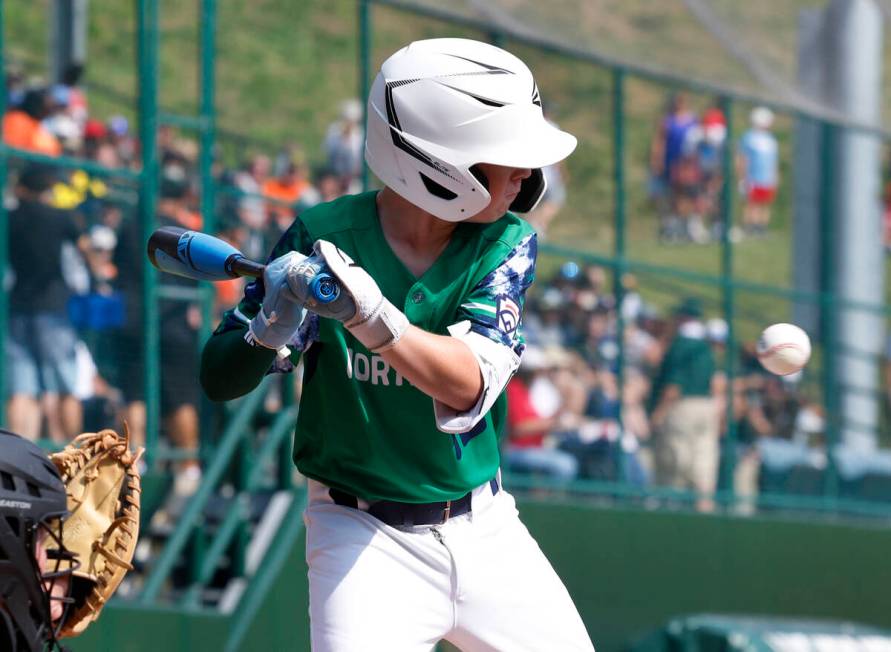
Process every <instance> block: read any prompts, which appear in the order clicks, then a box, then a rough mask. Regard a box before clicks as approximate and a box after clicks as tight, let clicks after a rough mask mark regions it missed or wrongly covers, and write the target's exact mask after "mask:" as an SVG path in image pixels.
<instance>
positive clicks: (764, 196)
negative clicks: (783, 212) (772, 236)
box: [737, 106, 779, 237]
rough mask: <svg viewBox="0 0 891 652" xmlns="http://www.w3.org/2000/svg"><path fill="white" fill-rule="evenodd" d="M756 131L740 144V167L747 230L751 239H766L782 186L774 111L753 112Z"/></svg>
mask: <svg viewBox="0 0 891 652" xmlns="http://www.w3.org/2000/svg"><path fill="white" fill-rule="evenodd" d="M750 121H751V124H752V128H751V129H749V130H748V131H747V132H746V133H744V134H743V136H742V138H741V139H740V142H739V155H738V160H737V166H738V168H739V177H740V180H741V188H742V191H743V193H744V198H745V206H744V208H743V216H742V221H743V229H744V230H745V232H746V234H747V235H753V236H756V237H761V236H764V235H766V233H767V226H768V224H769V223H770V208H771V205H772V204H773V201H774V199H775V198H776V193H777V186H778V184H779V146H778V145H777V139H776V137H775V136H774V135H773V134H772V133H771V132H770V128H771V126H772V125H773V111H771V110H770V109H768V108H767V107H764V106H759V107H757V108H755V109H753V110H752V114H751V116H750Z"/></svg>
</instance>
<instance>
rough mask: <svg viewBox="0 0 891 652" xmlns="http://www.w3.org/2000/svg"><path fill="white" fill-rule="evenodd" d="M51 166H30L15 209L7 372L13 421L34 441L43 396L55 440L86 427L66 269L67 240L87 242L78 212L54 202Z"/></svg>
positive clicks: (82, 244)
mask: <svg viewBox="0 0 891 652" xmlns="http://www.w3.org/2000/svg"><path fill="white" fill-rule="evenodd" d="M53 180H54V179H53V172H52V170H50V169H48V168H46V167H44V166H38V165H32V166H29V167H28V168H26V169H25V170H24V172H23V173H22V175H21V178H20V179H19V184H18V187H17V189H16V194H17V196H18V202H19V205H18V207H17V208H16V209H15V210H13V211H12V212H11V213H10V214H9V241H10V243H11V244H12V246H11V247H10V249H9V264H10V268H11V271H12V273H13V275H14V276H15V284H14V285H13V287H12V291H11V292H10V296H9V302H10V313H11V315H10V323H9V341H8V342H7V350H6V356H7V370H8V371H7V373H8V374H9V376H8V381H7V382H8V384H9V389H10V394H11V396H10V398H9V405H8V414H9V426H10V428H12V429H13V430H15V431H16V432H19V433H21V434H22V435H23V436H25V437H27V438H29V439H31V440H34V439H36V438H37V437H39V436H40V433H41V401H42V402H43V408H44V411H45V416H46V425H47V431H48V434H49V436H50V438H51V439H53V441H55V442H57V443H62V442H64V441H65V440H66V439H69V438H71V437H74V436H75V435H77V434H78V433H79V432H80V428H81V411H80V403H79V402H78V401H77V399H76V398H74V396H73V395H74V389H75V384H76V382H77V350H76V347H77V343H78V338H77V335H76V333H75V332H74V329H73V328H72V326H71V324H70V322H69V321H68V316H67V314H66V306H67V302H68V299H69V297H70V295H71V291H70V290H69V288H68V285H67V284H66V282H65V278H64V276H63V272H62V249H63V246H64V245H65V244H66V243H70V244H73V245H76V246H77V247H78V248H80V249H86V247H87V246H88V245H87V238H86V236H85V235H84V234H83V230H82V225H81V224H79V223H78V216H77V214H75V213H74V212H72V211H66V210H60V209H57V208H54V207H53V206H51V204H50V189H51V187H52V183H53Z"/></svg>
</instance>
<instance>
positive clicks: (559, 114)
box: [5, 0, 791, 335]
mask: <svg viewBox="0 0 891 652" xmlns="http://www.w3.org/2000/svg"><path fill="white" fill-rule="evenodd" d="M159 4H160V11H161V30H162V33H161V47H160V52H161V57H160V69H159V73H160V100H161V104H162V106H163V107H164V108H165V110H168V111H171V112H175V113H182V114H187V115H192V114H194V113H195V112H196V111H197V103H198V64H199V62H198V45H197V39H198V24H199V15H198V5H199V3H198V2H196V1H194V0H193V1H191V2H180V1H175V0H160V3H159ZM217 4H218V11H219V16H218V27H217V32H216V38H217V65H216V71H217V81H216V85H217V92H216V98H217V110H218V125H219V128H220V130H221V131H223V132H229V133H234V134H241V135H243V136H246V137H248V139H247V140H244V141H237V142H234V144H233V141H231V140H230V141H229V143H230V144H228V145H227V146H226V148H225V150H224V151H225V153H226V155H227V158H229V159H230V160H243V159H244V158H245V157H246V156H247V155H248V154H249V153H250V150H251V149H255V148H261V149H268V150H269V151H270V152H271V151H274V149H275V148H276V147H277V146H279V145H281V144H283V143H285V142H296V143H299V144H301V145H302V146H303V148H304V149H305V151H306V153H307V155H308V156H309V157H310V159H318V158H319V157H320V143H321V138H322V135H323V134H324V130H325V127H326V126H327V124H328V123H329V122H330V121H331V120H333V119H334V118H335V117H336V115H337V111H338V104H339V102H340V101H341V100H343V99H345V98H348V97H352V96H355V95H356V94H357V87H358V81H357V70H358V66H357V62H358V56H359V53H358V34H357V27H356V25H357V8H356V3H355V2H354V1H353V0H326V1H325V2H320V1H310V0H302V1H299V2H298V1H295V0H225V1H224V2H218V3H217ZM609 4H610V7H611V9H610V12H617V11H621V7H622V6H623V5H622V3H617V2H611V3H609ZM632 4H634V5H635V6H636V5H638V4H640V0H635V1H634V2H633V3H632ZM49 5H50V3H49V2H48V0H40V1H34V2H29V3H7V4H6V7H5V12H6V15H5V26H6V34H5V36H6V45H7V54H8V55H9V54H12V55H14V56H16V57H18V58H20V59H21V60H23V61H25V62H26V63H28V64H29V66H30V67H31V68H32V70H33V71H34V72H41V68H42V67H43V62H44V61H46V47H47V39H48V36H47V28H46V24H47V16H48V11H49ZM134 5H135V3H134V2H120V1H119V0H91V2H90V3H89V12H90V22H89V37H88V39H89V61H88V66H87V73H86V85H87V87H88V89H89V90H90V95H89V97H90V103H91V110H92V112H93V113H94V114H95V115H97V116H99V117H107V116H109V115H112V114H115V113H123V114H124V115H128V116H130V117H131V118H132V117H134V116H135V113H134V109H135V98H136V92H137V87H136V83H137V76H138V72H137V67H136V34H135V17H134V11H135V8H134ZM542 6H544V5H542ZM659 6H660V9H659V11H657V12H656V13H657V14H658V15H657V16H655V18H653V20H652V21H651V24H650V25H649V27H648V25H647V24H646V23H641V22H640V21H638V22H632V23H630V24H632V25H633V27H634V29H635V30H636V32H634V34H636V35H637V38H640V36H641V34H643V33H644V32H646V30H647V29H659V30H661V31H662V32H666V30H667V31H668V32H670V33H672V34H674V35H675V36H674V37H673V38H674V39H675V40H673V41H672V43H674V46H673V47H675V48H680V47H682V46H683V43H684V42H686V40H689V39H692V38H694V36H696V32H695V31H694V30H695V28H694V27H692V26H691V25H690V24H689V22H690V19H689V16H686V13H685V10H684V8H683V6H682V3H675V2H671V3H660V5H659ZM373 14H374V25H375V32H374V36H373V45H374V56H373V60H372V63H371V66H372V69H374V68H375V67H376V66H377V65H378V64H379V63H380V61H381V60H382V59H383V58H384V57H385V56H386V55H387V54H389V53H390V52H392V51H393V50H395V49H396V48H397V47H399V46H400V45H402V44H404V43H405V42H408V41H410V40H412V39H416V38H426V37H433V36H469V37H475V38H481V39H484V38H486V35H485V34H482V33H473V32H471V31H468V30H466V29H463V28H459V27H455V26H450V25H447V24H443V23H438V22H436V21H433V20H429V19H423V18H419V17H416V16H413V15H410V14H406V13H402V12H398V11H396V10H393V9H387V8H380V7H378V8H375V9H374V12H373ZM671 26H674V27H673V28H672V29H668V28H669V27H671ZM616 29H618V27H616ZM613 31H615V30H613ZM610 33H611V32H610ZM678 39H679V40H678ZM699 40H700V41H701V42H700V45H699V47H700V48H702V52H701V53H700V58H701V59H702V60H703V61H705V62H709V61H711V63H710V64H709V65H710V66H712V67H714V66H717V65H718V64H717V63H715V62H717V61H719V60H721V57H724V58H727V59H728V61H729V58H728V57H726V55H724V54H723V53H722V50H721V48H720V47H719V46H718V45H717V44H716V43H714V42H712V41H711V40H710V39H708V38H704V39H699ZM508 46H509V47H511V49H513V50H515V51H516V52H517V53H518V54H519V55H520V56H521V57H523V58H524V59H526V60H527V61H528V62H529V64H530V66H531V67H532V69H533V71H535V72H536V74H537V78H538V82H539V86H540V88H541V92H542V97H543V98H544V100H545V103H546V105H549V106H550V107H551V116H552V117H553V118H554V119H555V120H556V121H557V122H558V123H559V124H560V125H561V126H562V127H564V128H565V129H568V130H569V131H572V132H573V133H575V134H577V135H578V136H579V141H580V145H579V148H578V150H577V152H576V154H574V155H573V157H572V158H571V159H570V160H569V161H568V162H567V170H568V173H569V175H570V178H571V182H570V194H569V199H568V203H567V206H566V207H565V209H564V210H563V212H562V213H561V214H560V216H559V217H558V218H557V221H556V222H555V224H554V226H553V227H552V232H551V234H550V239H551V241H553V242H554V243H556V244H560V245H566V246H569V247H572V248H573V249H576V250H579V251H582V252H585V251H587V252H597V253H601V254H609V253H610V252H611V251H612V247H613V240H614V236H613V228H612V219H613V218H612V216H613V204H614V202H613V164H612V151H611V143H612V131H611V120H612V108H611V101H612V92H611V89H612V86H611V76H610V72H609V71H608V70H605V69H602V68H597V67H594V66H591V65H587V64H581V63H578V62H574V61H570V60H568V59H566V58H563V57H559V56H556V55H549V54H543V53H541V52H537V51H533V50H530V49H528V48H523V47H515V46H514V45H512V44H510V43H509V42H508ZM671 49H672V48H668V51H671ZM728 66H729V68H732V67H733V64H732V63H728ZM728 75H730V77H729V79H736V78H737V77H738V75H739V70H737V69H734V71H733V73H732V75H731V73H728ZM665 92H666V89H665V88H663V87H660V86H657V85H655V84H653V83H650V82H644V81H640V80H633V79H629V83H628V88H627V96H626V97H627V99H626V110H627V115H626V120H627V132H626V145H627V151H626V156H625V161H626V168H625V170H626V180H627V184H628V201H627V207H628V229H629V232H628V250H629V254H630V255H631V256H632V257H633V258H635V259H637V260H643V261H646V262H649V263H654V264H662V265H672V266H676V267H679V268H682V269H686V270H690V271H695V272H703V273H709V274H717V273H718V272H719V271H720V249H719V246H718V245H676V246H664V245H661V244H659V243H658V242H657V240H656V223H655V216H654V211H653V209H652V208H651V207H650V206H649V205H648V203H647V201H646V196H645V195H646V193H645V186H646V179H647V171H646V162H647V160H648V151H649V143H650V138H651V136H652V132H653V128H654V125H655V122H656V119H657V117H658V115H659V111H660V109H661V106H662V103H663V102H664V97H665ZM694 99H695V101H696V102H697V104H698V105H700V106H704V105H705V104H706V103H707V102H708V101H709V100H710V99H711V98H708V97H704V96H700V97H695V98H694ZM749 108H750V107H745V106H742V107H739V109H738V110H737V111H735V115H734V122H735V125H736V128H737V129H740V128H741V127H744V125H745V122H746V116H747V115H748V110H749ZM790 128H791V122H790V121H789V119H788V118H782V117H781V119H780V120H779V124H778V129H777V131H778V133H779V135H780V138H781V140H782V147H783V157H784V168H785V169H784V170H783V178H784V181H785V183H784V185H783V188H782V190H781V193H780V198H779V205H778V210H777V211H776V216H775V217H776V219H775V222H774V230H773V232H772V234H771V236H770V237H769V238H768V239H766V240H761V241H746V242H742V243H740V244H739V245H738V246H737V247H736V250H735V261H736V264H735V270H736V273H737V274H739V275H740V276H741V277H743V278H745V279H747V280H750V281H753V282H759V283H770V284H778V285H784V286H788V285H789V283H790V280H789V274H790V257H791V238H790V234H789V224H790V222H791V219H790V201H789V195H790V179H791V176H790V174H789V172H790V171H789V170H788V160H789V157H790V155H791V149H790V148H791V142H790V137H789V134H790ZM737 133H739V132H737ZM224 142H225V141H224ZM244 143H247V145H245V144H244ZM556 264H557V262H556V261H549V260H547V259H545V260H543V264H542V269H543V271H544V275H545V276H546V275H547V273H548V271H549V270H550V269H553V267H554V266H555V265H556ZM640 280H641V286H642V288H643V292H644V294H645V296H647V297H648V298H649V299H650V300H651V301H653V302H655V303H656V304H657V305H662V306H665V305H667V304H669V303H670V302H673V301H674V300H675V298H676V296H677V294H678V293H679V292H683V291H685V290H686V289H687V288H688V287H689V286H688V285H686V284H683V283H679V282H677V281H673V280H672V279H670V278H666V277H664V276H663V275H659V276H653V277H649V278H648V277H646V276H642V277H641V279H640ZM704 293H705V295H706V296H707V297H711V298H712V299H714V302H713V304H712V307H713V308H715V310H717V306H718V302H717V298H718V292H717V289H716V288H706V289H705V290H704ZM741 308H742V310H741V312H740V317H743V318H745V316H746V315H749V316H751V319H750V320H747V322H751V324H753V325H752V326H745V325H744V328H745V330H746V334H747V335H753V334H754V332H755V330H754V329H755V325H757V324H759V323H764V322H765V321H766V320H780V319H787V318H788V317H789V312H788V309H787V306H786V305H785V304H784V302H778V301H777V300H775V299H770V298H764V297H757V296H746V297H745V298H744V300H743V302H742V303H741Z"/></svg>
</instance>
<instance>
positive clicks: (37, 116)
mask: <svg viewBox="0 0 891 652" xmlns="http://www.w3.org/2000/svg"><path fill="white" fill-rule="evenodd" d="M48 108H49V107H48V106H47V98H46V90H45V89H42V88H32V89H31V90H29V91H28V92H27V93H25V97H24V99H23V100H22V104H21V106H20V107H18V108H15V109H12V110H11V111H8V112H7V113H6V115H4V116H3V142H5V143H6V144H7V145H9V146H11V147H16V148H18V149H25V150H28V151H29V152H36V153H38V154H47V155H48V156H59V155H60V154H61V153H62V146H61V145H60V144H59V141H58V139H57V138H56V137H55V136H53V135H52V134H51V133H50V132H49V131H47V130H46V128H45V127H44V126H43V125H42V124H41V123H40V121H41V120H43V118H45V117H46V115H47V111H48Z"/></svg>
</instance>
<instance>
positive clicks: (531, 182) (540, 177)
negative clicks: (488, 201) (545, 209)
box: [510, 168, 548, 213]
mask: <svg viewBox="0 0 891 652" xmlns="http://www.w3.org/2000/svg"><path fill="white" fill-rule="evenodd" d="M547 188H548V184H547V181H545V176H544V173H543V172H542V171H541V168H535V169H533V170H532V174H530V175H529V176H528V177H527V178H525V179H523V183H522V185H520V193H519V194H518V195H517V196H516V197H515V198H514V200H513V201H512V202H511V204H510V210H512V211H514V212H517V213H528V212H529V211H531V210H532V209H534V208H535V207H536V206H538V202H540V201H541V198H542V197H543V196H544V193H545V190H547Z"/></svg>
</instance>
